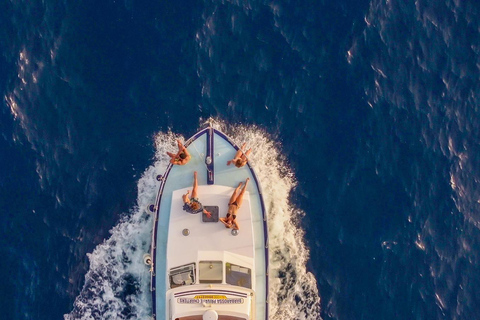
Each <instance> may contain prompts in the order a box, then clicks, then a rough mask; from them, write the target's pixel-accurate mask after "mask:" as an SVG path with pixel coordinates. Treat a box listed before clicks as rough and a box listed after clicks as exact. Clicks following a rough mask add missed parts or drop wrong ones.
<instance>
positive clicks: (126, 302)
mask: <svg viewBox="0 0 480 320" xmlns="http://www.w3.org/2000/svg"><path fill="white" fill-rule="evenodd" d="M214 127H216V128H217V129H219V130H221V131H223V132H225V133H226V134H227V135H228V136H231V137H234V138H235V140H236V142H237V143H242V142H246V143H247V146H248V147H250V146H252V147H253V152H252V155H251V157H250V159H249V161H250V163H251V164H252V165H253V166H254V168H255V173H256V174H257V177H258V179H259V180H260V184H261V185H262V189H263V195H264V200H265V205H266V208H267V212H268V225H269V246H270V296H269V304H270V318H271V319H279V320H287V319H305V320H313V319H318V318H320V316H319V311H320V310H319V309H320V298H319V295H318V290H317V286H316V280H315V278H314V277H313V275H312V274H311V273H309V272H307V270H306V267H305V265H306V263H307V260H308V250H307V248H306V247H305V245H304V243H303V231H302V230H301V229H300V228H299V227H298V226H297V223H296V221H297V220H298V219H299V217H301V216H302V215H303V213H302V212H301V211H300V210H298V209H296V208H295V207H294V206H292V205H291V204H290V203H289V201H288V197H289V193H290V191H291V190H292V188H293V187H294V186H295V180H294V176H293V174H292V172H291V171H290V170H289V169H288V167H287V166H286V165H285V161H284V159H283V157H282V155H281V153H280V150H278V149H277V148H276V147H275V146H276V145H278V143H274V141H273V140H272V139H271V138H270V137H269V136H268V135H267V134H266V133H265V132H263V131H262V130H260V129H258V128H255V127H253V128H252V127H242V126H238V127H235V128H228V127H227V126H226V125H225V124H222V123H219V124H218V123H216V124H214ZM177 138H181V137H180V136H177V135H175V134H173V133H171V132H169V133H159V134H157V136H156V137H155V144H156V157H155V159H156V161H155V163H154V164H152V165H151V166H150V167H149V168H147V169H146V171H145V173H144V174H143V176H142V177H141V178H140V180H139V182H138V198H137V204H136V206H135V207H134V208H133V209H132V210H130V212H129V213H127V214H125V215H124V217H123V218H122V219H121V221H120V222H119V223H118V225H117V226H115V227H114V228H113V229H112V230H111V237H110V238H109V239H108V240H105V241H104V243H102V244H101V245H99V246H97V248H96V249H95V250H94V251H93V253H91V254H89V255H88V258H89V261H90V268H89V271H88V272H87V274H86V276H85V285H84V287H83V289H82V291H81V293H80V295H79V296H78V297H77V298H76V299H75V302H74V307H73V310H72V311H71V312H70V313H69V314H67V315H65V316H64V319H65V320H73V319H85V320H87V319H88V320H90V319H107V320H108V319H112V320H113V319H148V317H149V316H150V315H151V314H152V307H151V293H150V273H149V270H148V268H147V266H146V265H145V264H144V263H143V255H144V254H145V253H146V252H149V250H150V248H149V245H150V241H151V231H152V221H151V216H150V215H148V214H147V210H146V208H147V207H148V205H149V204H151V203H154V201H155V197H156V194H157V191H158V184H159V183H158V181H157V180H156V176H157V175H158V174H163V172H164V171H165V169H166V167H167V165H168V160H169V158H168V156H166V151H171V150H172V149H174V148H175V140H176V139H177Z"/></svg>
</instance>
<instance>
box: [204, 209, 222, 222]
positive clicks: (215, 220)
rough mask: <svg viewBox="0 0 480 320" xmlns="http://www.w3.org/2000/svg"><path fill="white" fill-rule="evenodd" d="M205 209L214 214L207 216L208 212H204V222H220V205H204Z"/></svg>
mask: <svg viewBox="0 0 480 320" xmlns="http://www.w3.org/2000/svg"><path fill="white" fill-rule="evenodd" d="M203 207H204V208H205V210H207V211H209V212H210V213H211V214H212V217H211V218H209V217H207V215H206V214H202V221H203V222H218V206H203Z"/></svg>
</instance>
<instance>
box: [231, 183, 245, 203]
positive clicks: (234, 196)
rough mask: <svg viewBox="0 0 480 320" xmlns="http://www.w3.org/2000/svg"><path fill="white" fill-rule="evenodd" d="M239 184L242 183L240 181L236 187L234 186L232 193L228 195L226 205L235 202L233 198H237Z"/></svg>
mask: <svg viewBox="0 0 480 320" xmlns="http://www.w3.org/2000/svg"><path fill="white" fill-rule="evenodd" d="M241 186H242V183H241V182H240V183H239V184H238V187H236V188H235V190H234V191H233V194H232V196H231V197H230V201H228V205H231V204H232V203H234V202H235V200H237V192H238V189H240V187H241Z"/></svg>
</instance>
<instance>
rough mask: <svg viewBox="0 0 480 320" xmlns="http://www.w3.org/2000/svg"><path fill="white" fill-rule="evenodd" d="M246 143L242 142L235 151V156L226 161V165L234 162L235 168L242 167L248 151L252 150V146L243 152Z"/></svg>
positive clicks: (245, 162)
mask: <svg viewBox="0 0 480 320" xmlns="http://www.w3.org/2000/svg"><path fill="white" fill-rule="evenodd" d="M246 145H247V144H246V143H244V144H243V145H242V147H241V148H240V149H238V150H237V153H236V154H235V157H234V158H233V159H232V160H229V161H227V166H229V165H230V164H232V163H234V164H235V167H237V168H241V167H243V166H244V165H246V164H247V162H248V159H247V157H248V155H249V154H250V152H252V148H250V149H248V150H247V151H246V152H245V153H244V152H243V150H244V149H245V146H246Z"/></svg>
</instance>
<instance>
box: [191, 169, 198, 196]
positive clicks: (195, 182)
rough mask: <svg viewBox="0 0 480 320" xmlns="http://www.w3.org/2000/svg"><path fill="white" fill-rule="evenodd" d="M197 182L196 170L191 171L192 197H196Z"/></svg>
mask: <svg viewBox="0 0 480 320" xmlns="http://www.w3.org/2000/svg"><path fill="white" fill-rule="evenodd" d="M197 188H198V182H197V171H195V172H194V173H193V190H192V198H195V199H198V193H197Z"/></svg>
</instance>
